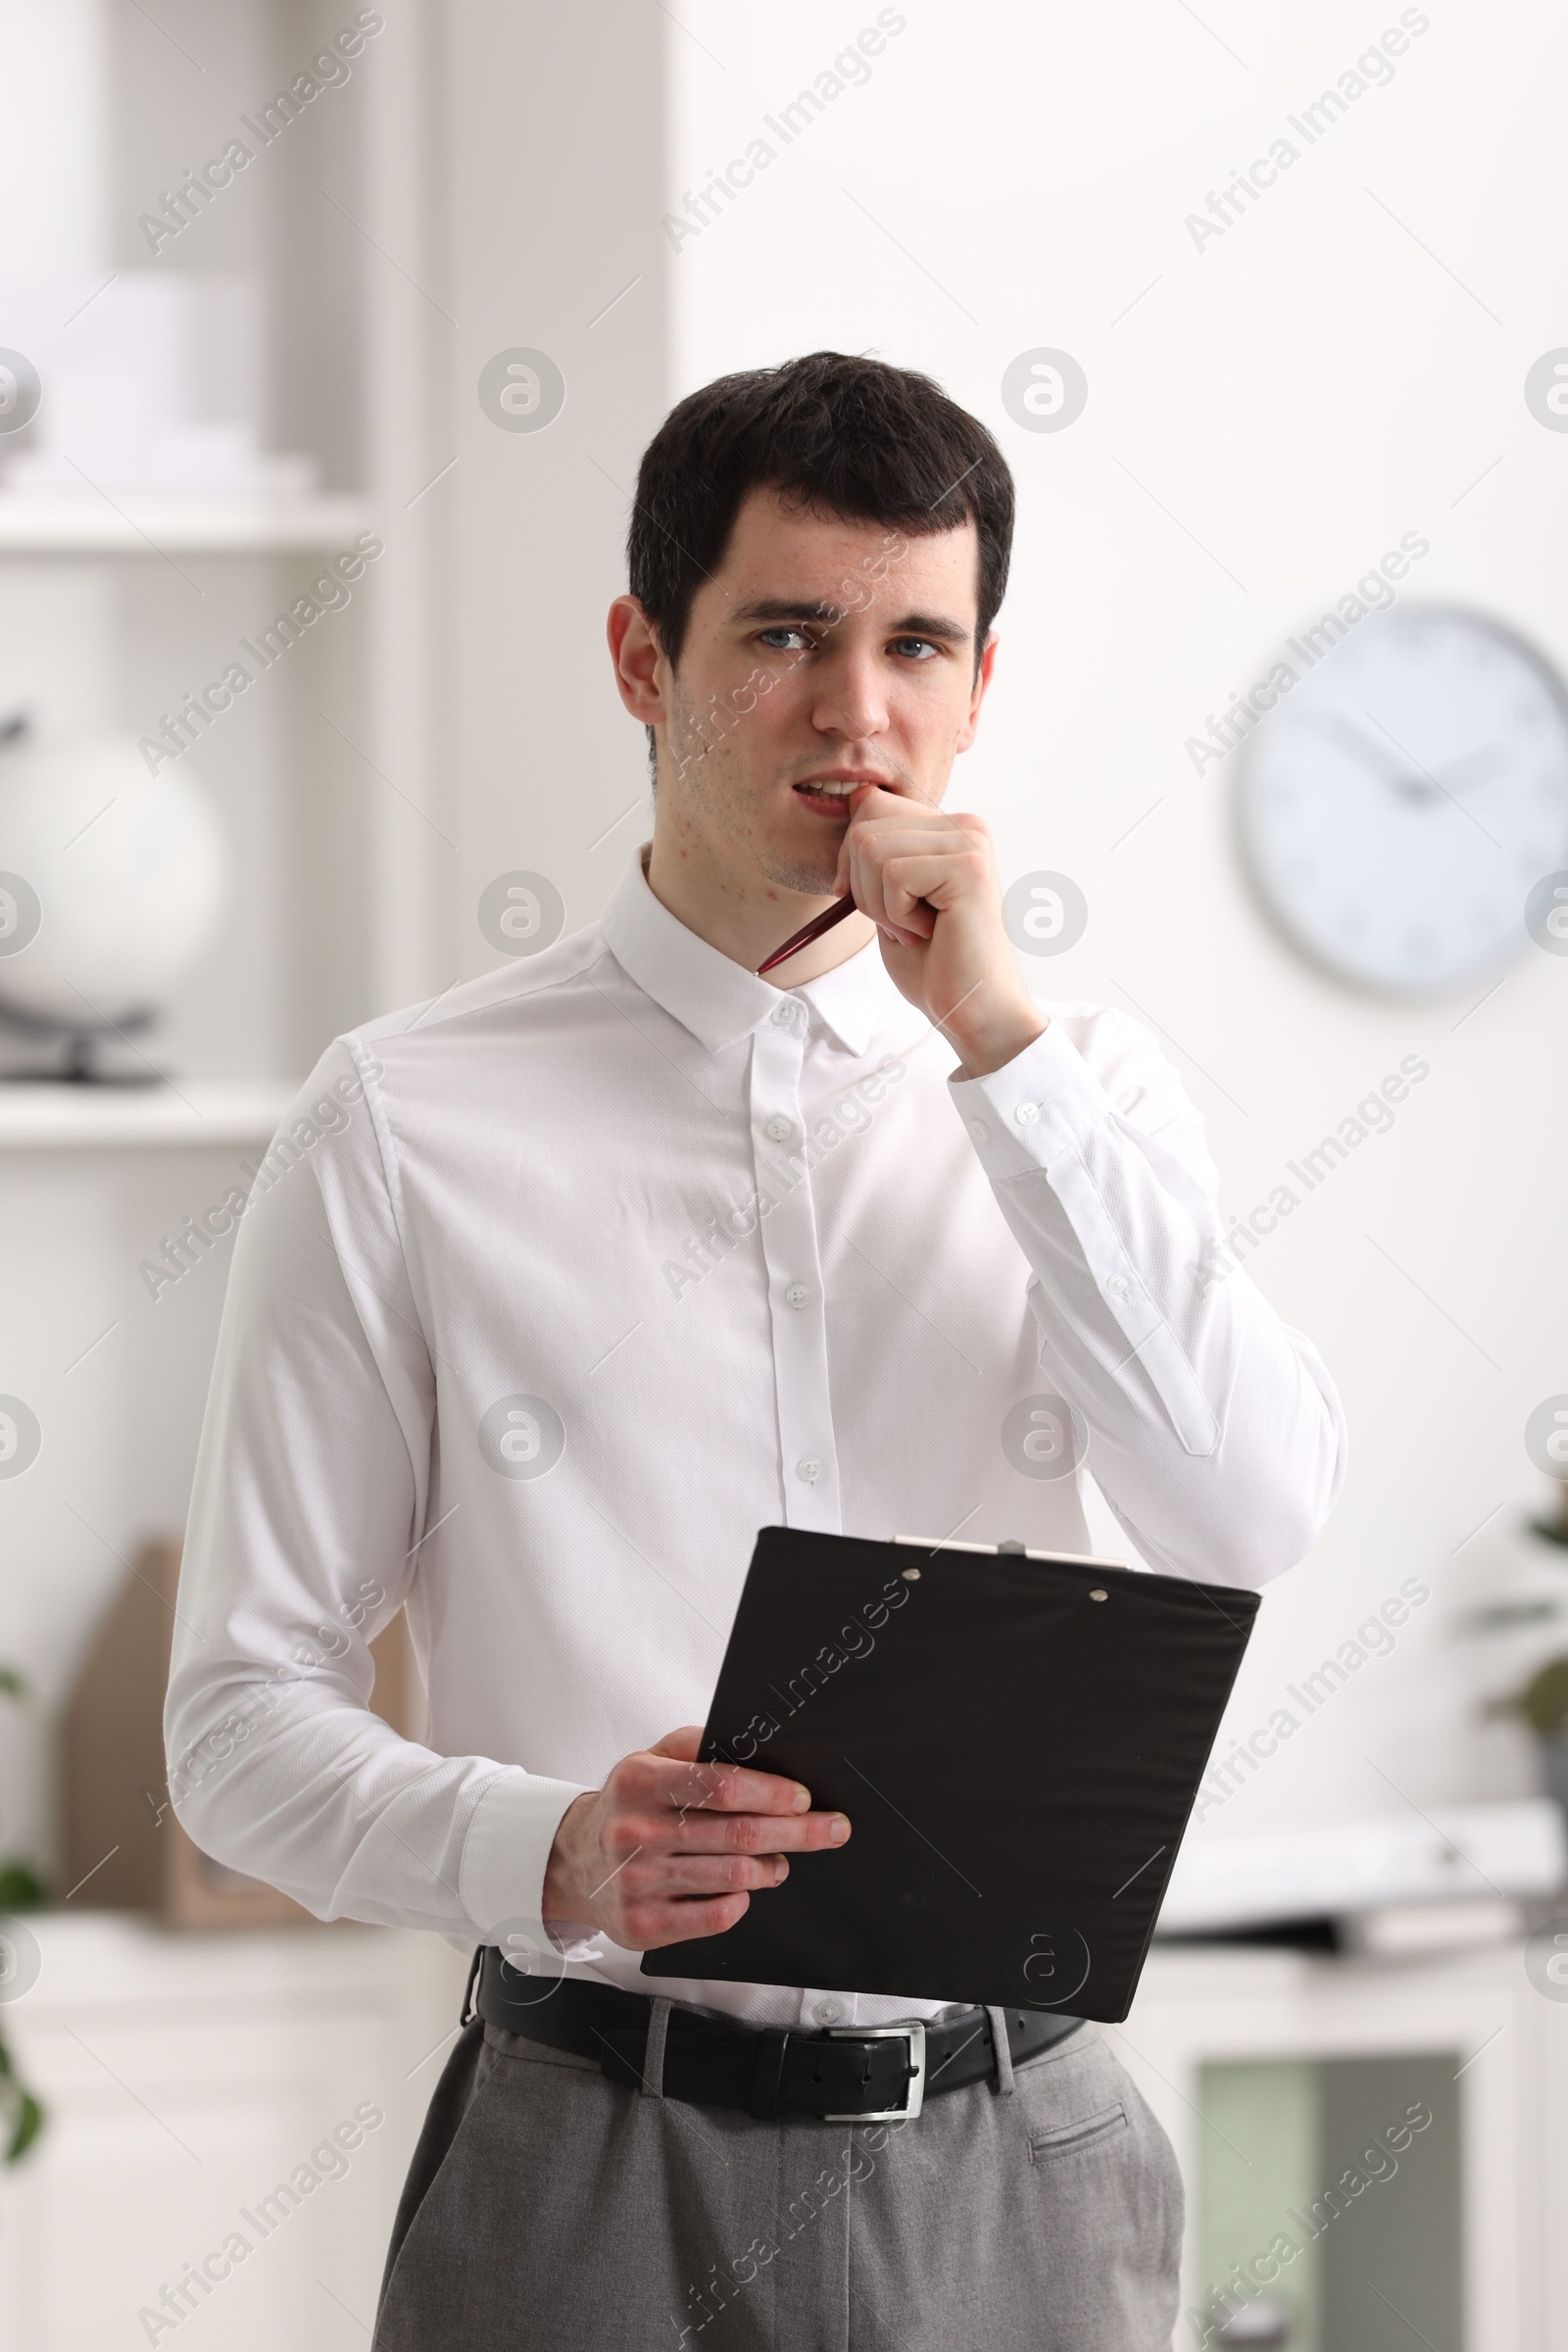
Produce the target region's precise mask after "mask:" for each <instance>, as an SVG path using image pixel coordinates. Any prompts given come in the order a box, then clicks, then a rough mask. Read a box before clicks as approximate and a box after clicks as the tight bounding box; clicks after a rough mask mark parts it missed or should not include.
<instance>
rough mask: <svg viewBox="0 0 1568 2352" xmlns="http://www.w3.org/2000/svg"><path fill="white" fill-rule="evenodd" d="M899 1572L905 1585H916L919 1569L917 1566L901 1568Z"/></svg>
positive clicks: (918, 1580) (918, 1578)
mask: <svg viewBox="0 0 1568 2352" xmlns="http://www.w3.org/2000/svg"><path fill="white" fill-rule="evenodd" d="M899 1574H900V1575H901V1576H902V1577H903V1579H904V1581H905V1583H906V1584H907V1585H917V1584H918V1583H919V1582H920V1571H919V1569H918V1568H901V1569H900V1570H899Z"/></svg>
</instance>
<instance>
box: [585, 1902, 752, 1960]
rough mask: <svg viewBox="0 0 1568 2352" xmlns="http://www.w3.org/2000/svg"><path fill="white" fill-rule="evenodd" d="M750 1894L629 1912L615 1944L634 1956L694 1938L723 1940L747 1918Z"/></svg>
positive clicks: (661, 1904) (644, 1906)
mask: <svg viewBox="0 0 1568 2352" xmlns="http://www.w3.org/2000/svg"><path fill="white" fill-rule="evenodd" d="M751 1901H752V1898H751V1896H750V1895H749V1894H723V1895H718V1896H716V1897H714V1898H712V1899H711V1900H704V1899H703V1898H702V1897H700V1896H698V1897H694V1898H693V1899H692V1900H691V1901H690V1902H674V1903H648V1904H646V1905H642V1906H639V1908H638V1909H637V1910H635V1911H632V1912H629V1913H628V1914H627V1916H626V1918H625V1920H624V1922H623V1923H622V1928H621V1930H620V1931H619V1932H617V1933H616V1934H615V1935H614V1936H613V1937H612V1940H613V1942H615V1943H618V1944H620V1945H621V1946H622V1947H623V1949H625V1950H627V1951H632V1952H657V1951H658V1950H659V1949H660V1948H661V1947H662V1945H664V1944H667V1943H689V1942H690V1941H691V1939H692V1937H693V1936H723V1935H725V1934H727V1933H728V1931H729V1930H730V1929H731V1928H732V1927H734V1926H735V1924H736V1922H737V1920H742V1919H744V1918H745V1917H746V1914H747V1912H748V1910H749V1909H750V1908H751Z"/></svg>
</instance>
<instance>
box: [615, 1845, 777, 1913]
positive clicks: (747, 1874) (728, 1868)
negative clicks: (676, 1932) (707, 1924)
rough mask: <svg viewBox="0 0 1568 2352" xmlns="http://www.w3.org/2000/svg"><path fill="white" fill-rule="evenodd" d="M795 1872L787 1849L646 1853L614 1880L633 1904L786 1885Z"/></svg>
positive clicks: (624, 1898)
mask: <svg viewBox="0 0 1568 2352" xmlns="http://www.w3.org/2000/svg"><path fill="white" fill-rule="evenodd" d="M789 1875H790V1866H789V1861H788V1858H787V1856H785V1855H783V1854H685V1853H659V1854H647V1853H645V1854H641V1855H639V1856H638V1858H637V1860H636V1861H635V1862H633V1863H630V1864H628V1866H627V1867H626V1868H625V1869H624V1870H623V1871H622V1872H621V1874H620V1876H619V1877H618V1878H617V1879H616V1881H615V1887H616V1889H617V1892H618V1894H619V1898H620V1901H621V1903H622V1904H623V1905H624V1906H625V1907H627V1908H628V1909H629V1908H630V1907H631V1906H632V1905H633V1904H636V1903H639V1902H673V1901H675V1900H676V1899H677V1897H681V1896H686V1895H715V1894H752V1893H756V1892H758V1891H759V1890H760V1889H763V1888H766V1887H782V1886H783V1884H784V1882H785V1880H786V1879H787V1878H788V1877H789Z"/></svg>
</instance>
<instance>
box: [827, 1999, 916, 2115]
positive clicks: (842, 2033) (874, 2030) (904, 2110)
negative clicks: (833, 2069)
mask: <svg viewBox="0 0 1568 2352" xmlns="http://www.w3.org/2000/svg"><path fill="white" fill-rule="evenodd" d="M827 2038H828V2040H829V2041H907V2043H908V2045H909V2074H908V2080H907V2082H906V2084H905V2094H904V2105H903V2106H902V2107H872V2108H870V2109H868V2110H867V2111H866V2113H865V2114H863V2115H824V2116H823V2118H822V2121H823V2123H824V2124H892V2123H902V2122H903V2121H904V2120H905V2119H906V2118H907V2117H909V2116H916V2115H918V2114H919V2112H920V2109H921V2106H922V2105H923V2103H924V2100H925V2021H924V2020H923V2019H922V2018H913V2019H911V2020H910V2022H909V2023H908V2024H907V2025H904V2026H829V2028H828V2030H827Z"/></svg>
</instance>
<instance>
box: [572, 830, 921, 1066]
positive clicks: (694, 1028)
mask: <svg viewBox="0 0 1568 2352" xmlns="http://www.w3.org/2000/svg"><path fill="white" fill-rule="evenodd" d="M648 847H649V845H648V844H647V843H646V842H645V843H644V844H643V846H642V848H641V849H639V850H638V851H637V852H636V854H635V856H634V857H633V858H632V859H631V861H630V863H629V864H628V865H627V868H626V871H625V872H624V873H623V874H622V875H621V878H620V880H619V882H618V883H617V884H616V886H615V889H614V892H613V895H612V897H611V900H610V904H609V906H608V907H606V908H605V911H604V915H603V917H602V919H601V922H600V929H601V931H602V932H603V934H604V938H605V942H606V945H607V946H608V947H609V949H610V951H611V953H612V955H613V956H614V957H615V960H616V962H617V963H619V964H620V965H621V967H622V969H623V970H624V971H626V972H627V973H629V975H630V976H631V978H632V979H633V980H635V982H636V983H637V986H638V987H639V988H640V989H642V990H643V991H644V992H645V994H646V995H648V996H650V997H652V998H653V1000H654V1002H655V1004H656V1005H662V1008H663V1010H664V1011H665V1012H667V1013H668V1014H669V1015H670V1016H671V1018H672V1019H674V1020H677V1021H679V1022H680V1024H681V1026H682V1027H683V1028H684V1029H689V1030H690V1031H691V1034H692V1035H693V1037H695V1038H696V1039H697V1041H698V1043H699V1044H700V1045H702V1046H703V1047H705V1048H706V1049H707V1051H708V1052H709V1053H710V1054H715V1053H717V1051H718V1050H719V1048H720V1047H721V1046H727V1045H729V1044H730V1043H731V1042H732V1041H733V1040H734V1039H735V1038H737V1037H743V1036H745V1035H746V1034H747V1033H748V1032H749V1031H750V1030H753V1029H755V1028H757V1027H758V1026H759V1024H760V1022H762V1021H764V1020H766V1019H767V1017H768V1015H769V1014H770V1013H771V1012H772V1010H773V1008H774V1006H775V1005H777V1004H778V1001H779V998H780V996H781V995H789V996H793V997H798V998H800V1000H801V1001H802V1003H803V1004H805V1005H808V1006H809V1008H810V1011H811V1013H812V1015H813V1016H814V1017H815V1018H817V1019H819V1020H820V1021H821V1022H822V1023H823V1025H824V1026H825V1027H826V1028H828V1029H830V1030H831V1031H832V1033H833V1035H834V1036H835V1037H836V1038H837V1039H838V1040H839V1042H840V1043H841V1044H842V1045H844V1046H846V1047H847V1048H848V1049H849V1051H850V1052H851V1053H852V1054H863V1053H864V1052H865V1050H866V1048H867V1046H868V1045H869V1044H870V1042H871V1039H872V1037H873V1036H874V1035H875V1034H876V1032H877V1030H878V1029H880V1028H883V1027H885V1026H886V1025H887V1022H888V1020H889V1019H890V1017H891V1015H892V1014H893V1012H894V1010H895V1009H896V1007H897V1006H899V1005H903V1003H904V999H903V997H902V996H900V994H899V992H898V990H897V989H895V988H894V986H893V983H892V981H891V980H890V979H889V978H888V976H887V971H886V969H885V967H884V965H883V962H882V957H881V956H880V955H879V954H878V953H877V948H876V942H875V940H872V941H870V942H868V944H867V945H866V946H865V947H863V948H862V949H861V950H860V951H859V953H858V955H856V956H850V957H849V958H848V960H847V961H846V962H844V963H841V964H837V965H835V966H834V968H833V970H832V971H830V972H824V973H823V974H822V975H821V977H820V978H819V979H816V980H808V981H807V982H806V983H805V984H804V985H803V986H802V987H800V988H793V989H789V990H787V991H786V990H780V989H777V988H775V987H773V985H772V983H771V982H770V981H767V980H759V979H758V977H757V975H756V973H755V972H749V971H747V970H746V968H745V967H744V965H742V964H739V963H735V962H733V961H732V960H731V959H730V957H729V956H725V955H722V954H721V953H720V952H719V950H718V949H717V948H713V947H710V946H709V944H708V942H707V940H706V939H699V938H698V936H697V934H696V932H695V931H689V930H688V929H687V928H686V925H685V924H684V923H683V922H681V921H679V920H678V918H677V917H676V916H675V915H673V914H671V913H670V911H669V908H668V907H665V906H664V905H663V904H662V901H661V900H659V899H657V898H656V897H655V896H654V893H653V891H652V890H651V889H650V887H649V883H648V875H647V870H646V859H647V856H648Z"/></svg>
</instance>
